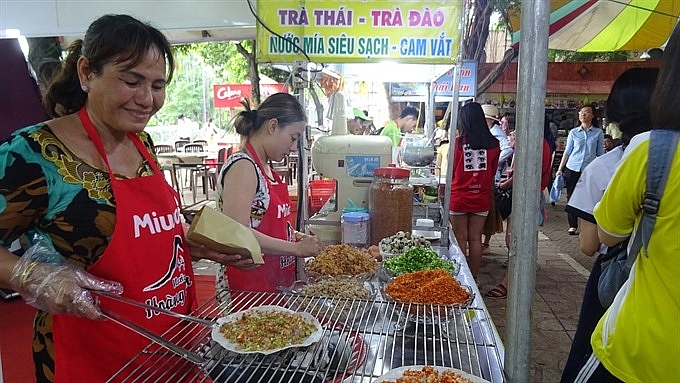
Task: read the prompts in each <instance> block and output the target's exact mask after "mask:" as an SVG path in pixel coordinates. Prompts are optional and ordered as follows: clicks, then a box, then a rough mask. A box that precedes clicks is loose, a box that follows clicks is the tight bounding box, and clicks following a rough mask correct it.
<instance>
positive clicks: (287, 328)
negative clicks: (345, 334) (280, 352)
mask: <svg viewBox="0 0 680 383" xmlns="http://www.w3.org/2000/svg"><path fill="white" fill-rule="evenodd" d="M315 330H316V327H315V326H314V324H312V323H309V322H307V321H306V320H305V319H304V318H303V317H302V316H301V315H300V314H297V313H287V312H280V311H253V312H251V313H243V315H242V316H241V317H240V318H239V319H237V320H235V321H232V322H226V323H223V324H222V325H221V326H220V332H221V333H222V334H223V335H224V337H225V338H227V339H229V340H230V341H232V342H235V343H237V344H238V345H239V346H241V348H242V349H243V350H244V351H262V350H274V349H277V348H284V347H288V346H290V345H294V344H300V343H303V342H304V340H305V339H307V338H308V337H309V336H310V335H312V333H313V332H314V331H315Z"/></svg>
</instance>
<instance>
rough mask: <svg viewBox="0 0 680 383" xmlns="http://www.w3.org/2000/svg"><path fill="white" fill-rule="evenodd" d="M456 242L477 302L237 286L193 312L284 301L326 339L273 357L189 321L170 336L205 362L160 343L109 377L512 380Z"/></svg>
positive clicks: (213, 313) (208, 313) (463, 275)
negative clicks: (442, 372) (216, 337)
mask: <svg viewBox="0 0 680 383" xmlns="http://www.w3.org/2000/svg"><path fill="white" fill-rule="evenodd" d="M452 248H453V249H452V250H451V251H448V252H447V251H446V249H443V250H442V249H439V252H440V254H442V253H444V254H446V253H448V254H449V255H450V256H452V257H455V258H458V259H457V260H458V261H459V262H460V263H461V272H460V274H459V275H458V277H457V278H458V279H459V280H460V281H461V283H462V284H464V285H466V284H467V285H469V286H470V287H471V288H472V290H473V291H474V293H475V299H474V301H473V303H472V304H471V305H470V307H467V308H451V307H448V306H434V305H411V304H403V303H398V302H392V301H385V300H383V299H382V297H381V296H380V295H378V296H377V297H376V298H375V299H374V300H347V299H337V298H334V299H331V298H317V297H306V296H300V295H295V294H284V293H280V294H272V293H257V292H243V291H232V292H231V296H229V294H225V295H221V296H217V297H215V299H210V300H209V301H207V302H204V303H203V304H201V305H200V307H199V308H198V309H197V310H196V311H195V312H194V313H193V315H194V316H198V317H202V318H209V319H214V320H216V319H217V318H220V317H223V316H226V315H228V314H230V313H232V312H236V311H241V310H244V309H247V308H250V307H256V306H262V305H271V304H273V305H279V306H282V307H286V308H289V309H292V310H295V311H306V312H309V313H311V314H313V315H315V316H316V317H317V318H318V319H319V321H320V322H321V324H322V326H323V337H322V339H321V341H319V342H318V343H317V344H315V345H312V346H309V347H307V348H292V349H287V350H284V351H281V352H279V353H276V354H272V355H262V354H248V355H243V354H237V353H233V352H229V351H226V350H225V349H223V348H222V347H221V346H219V345H218V344H217V343H215V342H214V341H212V339H211V335H210V329H208V328H206V327H204V326H201V325H198V324H193V323H191V322H188V321H181V322H180V323H178V324H177V325H176V326H175V327H174V328H172V329H170V330H168V332H167V333H166V334H167V335H166V339H168V340H170V341H172V342H173V343H175V344H177V345H179V346H181V347H184V348H186V349H187V350H190V351H192V352H194V353H196V354H198V355H201V356H202V357H203V358H204V359H205V362H204V363H203V364H202V365H200V366H197V365H195V364H194V363H192V362H190V361H188V360H186V359H183V358H181V357H178V356H176V355H175V354H173V353H171V352H170V351H168V350H166V349H164V348H161V347H160V346H158V345H157V344H155V343H153V344H151V345H149V346H148V347H147V348H146V349H144V350H143V351H142V352H140V353H139V354H138V355H137V356H135V357H134V358H133V359H132V360H131V361H130V362H129V363H128V364H127V365H126V366H124V367H123V368H121V369H120V370H119V371H118V372H117V373H116V374H115V375H114V376H113V377H111V378H110V380H109V381H110V382H141V381H143V382H179V381H191V382H210V381H213V382H239V383H241V382H292V383H298V382H310V383H311V382H320V383H323V382H333V383H340V382H347V383H359V382H361V383H363V382H366V383H369V382H373V381H374V380H376V378H377V377H379V376H381V375H383V374H385V373H386V372H387V371H389V370H391V369H394V368H397V367H401V366H412V365H435V366H442V367H452V368H457V369H460V370H463V371H465V372H468V373H470V374H472V375H476V376H479V377H482V378H483V379H486V380H488V381H490V382H494V383H495V382H504V381H505V380H504V376H503V369H502V360H503V355H504V350H503V346H502V344H501V342H500V340H499V337H498V334H497V332H496V329H495V327H494V326H493V323H492V321H491V318H490V317H489V315H488V312H487V310H486V307H485V306H484V302H483V300H482V298H481V297H480V294H479V291H478V290H477V286H476V285H475V284H474V281H472V278H471V276H470V273H469V269H468V268H467V264H466V263H465V259H464V257H462V255H461V254H460V252H459V251H457V249H456V248H455V244H454V245H452ZM460 258H463V259H460ZM468 282H472V283H468ZM376 283H377V282H376ZM169 334H174V335H169ZM196 367H199V368H196Z"/></svg>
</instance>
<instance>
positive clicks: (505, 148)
mask: <svg viewBox="0 0 680 383" xmlns="http://www.w3.org/2000/svg"><path fill="white" fill-rule="evenodd" d="M482 110H483V111H484V117H486V124H487V126H488V127H489V130H490V131H491V134H493V136H494V137H496V139H497V140H498V142H499V143H500V144H501V156H500V158H499V159H498V170H496V177H495V181H496V182H498V181H500V179H501V175H502V174H503V171H504V170H505V168H507V166H508V160H510V158H511V157H512V155H513V154H514V153H515V150H514V149H513V148H512V146H510V140H509V139H508V135H507V134H505V132H504V131H503V129H502V128H501V126H500V125H499V123H500V120H498V108H497V107H496V106H494V105H491V104H484V105H482Z"/></svg>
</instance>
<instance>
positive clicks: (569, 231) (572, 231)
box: [567, 227, 578, 235]
mask: <svg viewBox="0 0 680 383" xmlns="http://www.w3.org/2000/svg"><path fill="white" fill-rule="evenodd" d="M567 233H569V235H576V234H578V232H577V231H576V228H573V227H570V228H569V230H567Z"/></svg>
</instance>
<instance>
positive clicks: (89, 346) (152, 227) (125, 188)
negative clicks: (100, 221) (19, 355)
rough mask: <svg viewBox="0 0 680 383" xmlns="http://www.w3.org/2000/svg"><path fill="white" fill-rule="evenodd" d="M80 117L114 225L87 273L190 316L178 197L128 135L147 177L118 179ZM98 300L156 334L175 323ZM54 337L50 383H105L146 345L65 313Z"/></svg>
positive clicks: (189, 272) (115, 328)
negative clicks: (110, 200) (109, 195)
mask: <svg viewBox="0 0 680 383" xmlns="http://www.w3.org/2000/svg"><path fill="white" fill-rule="evenodd" d="M79 117H80V120H81V121H82V123H83V125H84V126H85V130H86V131H87V134H88V135H89V136H90V139H91V140H92V141H93V142H94V144H95V146H96V147H97V150H98V151H99V153H100V155H101V156H102V158H103V159H104V161H105V163H106V165H107V169H108V172H109V177H110V182H111V189H112V191H113V195H114V197H115V201H116V225H115V228H114V231H113V235H112V237H111V240H110V242H109V244H108V246H107V248H106V250H105V251H104V253H103V254H102V256H101V257H100V259H99V260H98V261H97V262H96V263H95V264H94V265H92V267H90V268H89V269H88V270H87V271H88V272H89V273H91V274H93V275H96V276H98V277H100V278H104V279H109V280H112V281H118V282H120V283H122V285H123V288H124V292H123V296H125V297H127V298H130V299H133V300H136V301H139V302H145V303H147V304H150V305H153V306H156V307H161V308H164V309H168V310H172V311H175V312H178V313H182V314H188V313H190V312H191V311H192V310H193V309H194V308H195V306H196V289H195V286H194V273H193V269H192V266H191V258H190V255H189V249H188V244H187V242H186V240H185V238H184V230H183V228H182V222H181V219H180V204H179V196H178V194H177V193H176V192H175V190H174V189H172V187H171V186H170V185H169V184H168V183H167V181H166V180H165V178H164V177H163V172H161V171H160V169H159V168H158V165H157V164H156V162H155V161H154V159H153V158H152V156H151V154H150V153H149V151H148V150H147V149H146V148H145V147H144V144H143V143H142V142H141V140H140V139H139V137H137V136H136V135H134V134H131V133H129V134H128V137H129V138H130V139H131V140H132V141H133V142H134V144H135V146H136V147H137V150H139V152H140V153H141V154H142V156H143V157H144V159H145V160H146V161H147V163H148V164H150V166H151V167H152V168H153V171H154V174H153V175H150V176H146V177H139V176H138V177H135V178H131V179H117V178H116V177H115V176H114V174H113V171H112V170H111V166H110V165H109V162H108V159H107V156H106V152H105V151H104V147H103V145H102V142H101V139H100V137H99V135H98V133H97V131H96V130H95V127H94V125H93V124H92V121H91V120H90V118H89V116H88V114H87V111H86V110H85V108H83V109H81V110H80V112H79ZM93 296H95V297H96V296H97V295H96V294H93ZM99 299H100V302H101V306H102V307H103V308H106V309H108V310H110V311H113V312H115V313H117V314H119V315H121V316H123V317H125V318H127V319H130V320H132V321H134V322H136V323H137V324H139V325H140V326H142V327H144V328H146V329H149V330H151V331H153V332H155V333H157V334H161V333H163V332H165V331H166V330H167V329H168V328H170V327H171V326H173V325H174V324H175V323H177V321H178V319H176V318H172V317H170V316H168V315H164V314H160V313H158V312H155V311H151V310H144V309H141V308H138V307H134V306H131V305H128V304H123V303H120V302H116V301H112V300H110V299H106V298H99ZM53 334H54V348H55V382H102V381H105V380H107V379H108V378H110V377H111V375H113V374H114V373H115V372H116V371H118V370H119V369H120V368H121V367H122V366H123V365H124V364H125V363H127V362H128V361H130V360H131V359H132V358H133V357H134V356H135V355H137V354H138V353H139V352H140V351H141V350H142V349H143V348H144V347H146V346H147V345H149V343H150V341H149V340H147V339H146V338H144V337H143V336H141V335H138V334H136V333H134V332H132V331H130V330H129V329H127V328H124V327H123V326H121V325H119V324H116V323H114V322H113V321H111V320H101V321H95V320H90V319H84V318H77V317H74V316H71V315H54V316H53ZM166 337H167V335H166ZM176 380H180V379H176Z"/></svg>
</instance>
